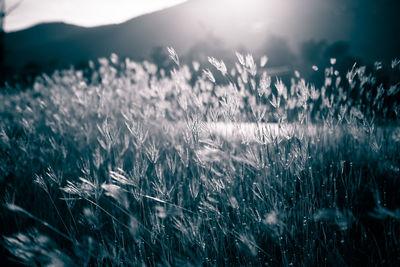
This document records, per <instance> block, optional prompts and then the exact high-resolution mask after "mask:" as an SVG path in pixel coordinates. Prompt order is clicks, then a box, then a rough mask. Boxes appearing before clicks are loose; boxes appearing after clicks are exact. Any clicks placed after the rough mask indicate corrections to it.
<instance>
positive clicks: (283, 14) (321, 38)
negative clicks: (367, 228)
mask: <svg viewBox="0 0 400 267" xmlns="http://www.w3.org/2000/svg"><path fill="white" fill-rule="evenodd" d="M5 3H6V6H7V7H10V8H11V7H14V5H15V4H18V3H20V4H19V5H18V7H16V8H14V9H13V11H12V12H10V14H9V15H7V16H6V17H5V23H4V29H5V31H6V32H7V34H6V35H5V37H4V39H5V40H4V42H5V43H4V45H5V48H4V53H5V59H4V64H5V66H6V67H5V68H4V69H5V70H3V75H6V76H7V77H8V78H13V77H12V76H14V78H15V79H18V78H22V79H26V78H27V75H33V74H37V73H39V72H41V71H51V70H53V69H54V68H58V67H68V66H69V65H70V64H73V65H75V66H81V67H82V66H84V65H86V64H87V62H88V60H89V59H92V60H95V59H97V58H98V57H103V56H109V55H110V54H111V53H112V52H113V53H116V54H117V55H119V56H121V57H130V58H132V59H134V60H143V59H148V60H151V61H155V62H156V63H157V64H158V65H160V66H164V67H165V64H166V63H165V62H163V59H164V58H165V57H164V55H163V53H164V52H163V49H162V48H165V46H168V45H169V46H173V47H174V48H175V49H176V50H177V51H178V53H179V54H180V55H181V57H182V58H184V59H185V60H186V62H190V61H191V60H193V59H196V60H200V61H205V60H206V58H207V56H209V55H214V56H215V55H218V56H219V57H220V58H223V59H225V60H228V61H229V60H230V61H232V60H233V56H232V55H233V51H236V50H240V51H242V52H248V51H250V52H251V53H253V54H254V55H262V54H266V55H268V57H269V59H270V61H269V64H270V66H286V67H290V68H293V67H295V68H297V69H300V70H302V73H303V74H304V75H306V76H308V75H309V74H310V69H311V66H312V65H317V66H318V65H324V64H326V63H327V61H328V60H329V58H330V57H336V58H338V59H339V60H340V63H342V62H344V63H343V64H345V63H346V62H354V61H356V60H357V61H361V62H363V63H373V62H374V61H376V60H379V61H386V62H389V61H390V60H391V59H393V58H395V57H399V55H400V54H399V53H400V52H399V49H398V47H400V37H399V36H400V35H399V34H398V31H399V20H398V18H397V16H398V13H399V12H400V2H399V1H396V0H383V1H375V0H363V1H362V0H328V1H319V0H300V1H294V0H284V1H278V0H249V1H244V0H233V1H231V0H219V1H212V0H191V1H178V0H175V1H161V0H159V1H140V0H136V1H124V0H120V1H113V2H110V1H84V2H80V1H63V0H57V1H43V0H41V1H33V0H25V1H21V2H20V1H17V0H7V1H5ZM6 10H7V8H6ZM44 22H45V23H44ZM108 24H109V25H108ZM164 50H165V49H164ZM349 64H350V63H349ZM349 64H347V65H346V66H345V67H346V68H348V67H351V66H348V65H349ZM20 73H22V75H21V77H16V76H18V75H17V74H20Z"/></svg>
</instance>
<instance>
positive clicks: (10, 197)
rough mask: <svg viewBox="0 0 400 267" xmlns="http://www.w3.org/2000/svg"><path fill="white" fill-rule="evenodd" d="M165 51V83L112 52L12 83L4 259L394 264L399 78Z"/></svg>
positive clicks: (0, 167)
mask: <svg viewBox="0 0 400 267" xmlns="http://www.w3.org/2000/svg"><path fill="white" fill-rule="evenodd" d="M169 53H170V56H171V58H172V60H173V61H175V63H176V67H175V69H174V70H173V71H172V72H171V74H170V75H169V74H168V73H167V74H166V73H165V72H164V71H162V70H158V69H157V67H156V66H155V65H153V64H151V63H149V62H142V63H136V62H132V61H130V60H125V61H121V60H120V59H119V58H118V57H117V56H116V55H112V56H111V58H110V59H105V58H103V59H99V63H98V64H97V63H96V64H94V63H93V64H91V69H90V70H87V71H75V70H73V69H71V70H64V71H59V72H56V73H54V74H53V75H52V76H46V75H43V76H41V77H38V78H37V80H36V82H35V84H34V86H33V88H31V89H27V90H25V91H14V90H13V89H12V88H5V89H4V90H2V92H1V94H0V98H1V100H0V101H1V103H2V105H0V114H1V115H0V137H1V138H0V184H1V186H0V190H1V204H2V205H1V213H0V218H1V225H0V226H1V227H0V229H1V233H0V234H1V235H2V245H3V251H2V254H3V255H4V256H2V258H3V259H4V261H5V260H6V258H7V259H8V260H7V261H8V262H9V263H10V262H12V261H14V262H20V263H24V264H27V265H38V266H42V265H52V266H62V265H65V266H69V265H75V266H125V265H132V266H138V265H142V266H199V265H200V266H281V265H282V266H331V265H342V266H345V265H353V266H376V265H388V266H389V265H391V266H395V265H398V264H400V153H399V152H400V128H398V127H397V124H398V122H399V117H400V104H399V102H398V99H399V91H400V86H399V83H396V82H397V81H396V80H395V79H388V80H386V81H385V82H384V83H380V82H379V80H377V79H376V76H375V74H376V71H375V72H374V71H368V70H367V69H366V68H365V67H358V66H356V65H355V66H354V67H353V69H351V70H349V72H348V73H346V74H342V73H338V72H337V71H336V70H335V65H334V64H335V62H334V60H331V63H332V64H331V66H330V67H328V68H327V69H326V70H325V72H324V73H323V74H322V75H323V78H324V79H325V85H324V86H323V87H321V88H315V87H314V86H313V85H310V84H308V83H307V82H306V81H305V80H304V79H303V78H302V77H301V76H300V74H299V73H298V72H295V73H294V75H293V79H292V81H291V84H290V85H285V84H284V83H283V82H281V81H280V80H279V79H275V78H274V77H270V76H269V74H268V72H266V71H265V64H266V61H267V58H262V59H261V61H260V62H255V59H253V57H251V56H250V55H247V56H245V55H241V54H237V57H238V62H237V64H236V66H235V67H234V68H233V69H228V68H227V67H226V66H225V64H224V63H223V62H221V61H218V60H217V59H214V58H210V59H209V61H210V63H211V64H212V65H213V66H214V67H212V68H210V69H211V71H210V70H209V69H205V70H203V69H202V68H201V67H200V66H199V64H198V63H196V62H195V63H194V64H192V65H190V66H187V65H183V64H181V63H180V62H179V58H178V55H177V54H176V52H175V51H174V50H173V49H172V48H169ZM202 67H203V66H202ZM209 67H210V66H209ZM398 67H399V66H398V62H397V61H393V63H392V66H387V68H389V69H390V70H391V71H392V72H393V73H395V74H397V75H398V74H399V72H400V71H399V69H398ZM315 69H316V70H317V68H315ZM217 73H219V74H218V75H219V76H220V79H218V78H217V81H216V79H215V78H214V75H215V77H217ZM266 125H273V126H271V127H267V126H266ZM224 131H225V133H224ZM226 132H228V134H227V133H226Z"/></svg>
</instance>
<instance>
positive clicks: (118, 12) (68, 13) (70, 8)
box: [4, 0, 186, 32]
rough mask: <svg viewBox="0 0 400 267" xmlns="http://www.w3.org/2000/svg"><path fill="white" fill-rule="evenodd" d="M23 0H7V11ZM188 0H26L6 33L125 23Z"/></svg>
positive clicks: (14, 13) (8, 21)
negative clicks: (56, 25)
mask: <svg viewBox="0 0 400 267" xmlns="http://www.w3.org/2000/svg"><path fill="white" fill-rule="evenodd" d="M20 1H21V0H6V6H7V8H9V7H12V6H13V5H15V4H16V3H18V2H20ZM185 1H186V0H23V1H22V2H21V4H20V5H19V6H18V8H16V9H14V10H13V11H12V12H11V13H10V14H9V15H8V16H7V17H6V21H5V25H4V29H5V31H6V32H11V31H16V30H21V29H24V28H27V27H30V26H32V25H35V24H39V23H42V22H53V21H62V22H66V23H70V24H75V25H79V26H85V27H91V26H99V25H106V24H113V23H121V22H124V21H126V20H129V19H131V18H133V17H136V16H140V15H142V14H146V13H150V12H153V11H156V10H160V9H163V8H166V7H170V6H173V5H176V4H179V3H183V2H185Z"/></svg>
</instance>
